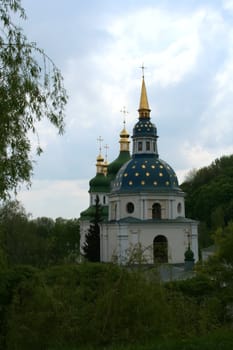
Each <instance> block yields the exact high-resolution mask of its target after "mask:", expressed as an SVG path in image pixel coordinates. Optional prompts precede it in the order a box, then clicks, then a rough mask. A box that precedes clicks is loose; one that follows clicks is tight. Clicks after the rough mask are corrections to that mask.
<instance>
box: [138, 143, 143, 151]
mask: <svg viewBox="0 0 233 350" xmlns="http://www.w3.org/2000/svg"><path fill="white" fill-rule="evenodd" d="M138 151H142V142H141V141H139V142H138Z"/></svg>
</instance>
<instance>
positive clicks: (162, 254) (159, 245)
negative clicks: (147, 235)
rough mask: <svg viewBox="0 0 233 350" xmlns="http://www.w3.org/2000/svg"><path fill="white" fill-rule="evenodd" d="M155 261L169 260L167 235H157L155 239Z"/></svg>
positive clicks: (164, 261) (165, 261)
mask: <svg viewBox="0 0 233 350" xmlns="http://www.w3.org/2000/svg"><path fill="white" fill-rule="evenodd" d="M153 256H154V263H167V262H168V244H167V238H166V237H165V236H162V235H159V236H156V237H155V239H154V241H153Z"/></svg>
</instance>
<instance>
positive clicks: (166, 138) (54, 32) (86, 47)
mask: <svg viewBox="0 0 233 350" xmlns="http://www.w3.org/2000/svg"><path fill="white" fill-rule="evenodd" d="M22 5H23V7H24V8H25V10H26V13H27V16H28V19H27V21H26V22H25V23H23V29H24V31H25V33H26V34H27V36H28V39H29V41H35V42H37V44H38V46H39V47H41V48H43V49H44V50H45V51H46V53H47V54H48V55H49V56H50V57H51V58H52V59H53V60H54V62H55V63H56V65H57V66H58V67H59V68H60V70H61V72H62V75H63V77H64V83H65V87H66V89H67V92H68V95H69V102H68V105H67V109H66V133H65V134H64V135H63V136H58V135H57V132H56V130H55V129H54V128H53V127H52V126H50V125H49V124H48V123H42V124H41V125H40V126H39V127H38V130H39V135H40V143H41V145H42V146H43V147H44V153H43V154H42V155H41V156H40V157H38V158H36V164H35V168H34V176H33V179H32V186H31V188H30V189H29V190H22V191H21V192H20V193H19V195H18V199H19V200H21V201H22V203H23V205H24V207H25V208H26V210H27V211H28V212H30V213H32V215H33V217H38V216H48V217H52V218H56V217H59V216H61V217H64V218H75V217H76V218H77V217H79V214H80V212H81V211H82V210H84V209H86V208H87V207H88V205H89V195H88V188H89V180H90V179H91V178H93V177H94V176H95V173H96V167H95V162H96V157H97V155H98V143H97V138H98V136H100V135H101V136H102V138H103V139H104V142H103V144H104V145H105V144H107V145H109V151H108V160H109V161H112V160H114V159H115V158H116V157H117V156H118V153H119V142H118V141H119V133H120V131H121V129H122V126H123V123H122V122H123V116H122V113H121V112H120V110H121V109H122V107H123V106H125V107H126V109H127V110H128V111H129V114H128V115H127V119H126V128H127V130H128V131H129V132H130V134H131V133H132V128H133V126H134V124H135V123H136V121H137V118H138V112H137V109H138V105H139V96H140V88H141V71H140V69H139V67H140V66H141V65H142V63H144V65H145V66H146V67H147V69H146V70H145V81H146V87H147V93H148V100H149V105H150V108H151V118H152V121H153V122H154V123H155V124H156V126H157V129H158V135H159V139H158V149H159V155H160V158H162V159H163V160H165V161H166V162H168V163H169V164H170V165H171V166H172V167H173V169H174V170H175V171H176V173H177V175H178V178H179V182H180V183H181V182H182V181H183V179H184V177H185V174H187V173H188V172H189V171H190V170H191V169H193V168H197V169H198V168H200V167H203V166H207V165H209V164H210V163H211V162H212V161H213V160H214V159H216V158H219V157H221V156H222V155H228V154H231V153H233V137H232V135H233V0H200V1H199V0H188V1H187V0H157V1H154V0H143V1H142V0H117V1H116V0H85V1H84V0H40V1H34V0H22Z"/></svg>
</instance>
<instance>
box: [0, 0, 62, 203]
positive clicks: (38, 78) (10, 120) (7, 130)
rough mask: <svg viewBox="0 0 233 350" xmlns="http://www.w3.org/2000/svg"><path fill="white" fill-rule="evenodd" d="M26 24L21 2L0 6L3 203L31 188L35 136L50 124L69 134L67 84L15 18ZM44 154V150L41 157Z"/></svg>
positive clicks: (0, 192) (0, 186)
mask: <svg viewBox="0 0 233 350" xmlns="http://www.w3.org/2000/svg"><path fill="white" fill-rule="evenodd" d="M17 16H19V17H21V19H25V12H24V9H23V8H22V6H21V2H20V0H2V1H1V3H0V23H1V34H0V67H1V68H0V81H1V84H0V111H1V117H0V154H1V161H0V198H6V197H7V196H9V193H10V191H11V190H16V189H17V187H18V185H19V184H20V183H22V182H24V181H26V182H27V183H29V182H30V177H31V174H32V168H33V163H32V159H31V154H30V151H31V141H30V138H29V131H30V132H32V133H36V123H37V122H38V121H41V120H42V119H43V118H47V119H48V120H49V121H50V122H51V123H52V124H53V125H54V126H55V127H57V128H58V131H59V133H62V132H63V130H64V122H63V118H64V108H65V105H66V101H67V96H66V92H65V89H64V87H63V81H62V80H63V79H62V76H61V74H60V72H59V70H58V68H57V67H56V66H55V64H54V63H53V61H52V60H51V59H50V58H49V57H48V56H47V55H46V54H45V53H44V51H43V50H42V49H40V48H38V47H37V46H36V44H35V43H30V42H28V40H27V38H26V36H25V35H24V33H23V31H22V29H21V28H19V27H17V26H16V25H15V24H14V23H13V21H12V18H16V17H17ZM41 151H42V149H41V147H40V145H38V147H37V153H38V154H40V153H41Z"/></svg>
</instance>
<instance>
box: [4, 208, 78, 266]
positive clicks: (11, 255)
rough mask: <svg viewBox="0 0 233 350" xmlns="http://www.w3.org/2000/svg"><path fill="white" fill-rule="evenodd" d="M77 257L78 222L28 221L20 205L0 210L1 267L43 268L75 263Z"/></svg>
mask: <svg viewBox="0 0 233 350" xmlns="http://www.w3.org/2000/svg"><path fill="white" fill-rule="evenodd" d="M78 255H79V220H77V219H70V220H65V219H62V218H58V219H56V221H55V222H54V220H52V219H50V218H45V217H43V218H37V219H36V220H30V217H29V215H27V214H26V212H25V210H24V208H23V207H22V206H21V205H20V203H19V202H17V201H15V202H5V204H4V205H3V206H2V207H0V267H1V262H2V264H6V262H7V263H8V264H9V265H15V264H29V265H33V266H37V267H45V266H48V265H51V264H60V263H62V262H72V261H76V260H77V258H78Z"/></svg>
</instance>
